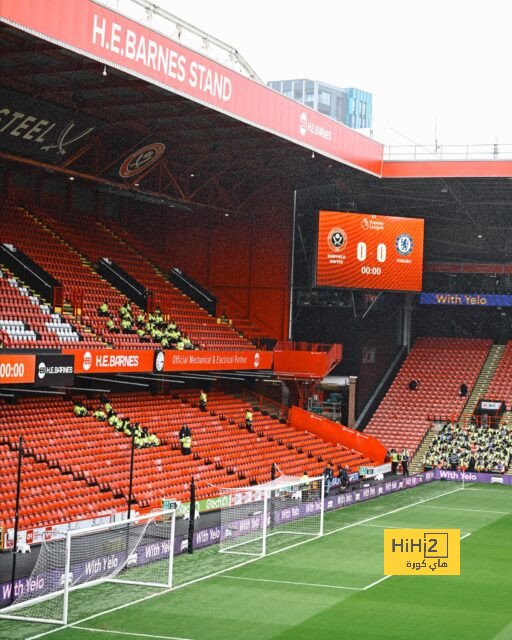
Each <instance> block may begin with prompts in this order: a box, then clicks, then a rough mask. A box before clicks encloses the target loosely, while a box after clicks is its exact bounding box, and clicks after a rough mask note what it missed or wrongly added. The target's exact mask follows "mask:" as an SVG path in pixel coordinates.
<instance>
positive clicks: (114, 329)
mask: <svg viewBox="0 0 512 640" xmlns="http://www.w3.org/2000/svg"><path fill="white" fill-rule="evenodd" d="M107 329H108V330H109V331H111V332H112V333H119V329H118V328H117V327H116V324H115V322H114V321H113V320H112V318H109V319H108V320H107Z"/></svg>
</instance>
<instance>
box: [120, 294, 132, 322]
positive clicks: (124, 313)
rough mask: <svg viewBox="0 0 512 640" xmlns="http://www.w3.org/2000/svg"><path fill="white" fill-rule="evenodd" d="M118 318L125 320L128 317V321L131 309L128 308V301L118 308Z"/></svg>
mask: <svg viewBox="0 0 512 640" xmlns="http://www.w3.org/2000/svg"><path fill="white" fill-rule="evenodd" d="M119 316H120V317H121V318H126V317H128V316H130V319H131V307H130V301H129V300H128V298H127V299H126V302H125V303H124V304H122V305H121V306H120V307H119Z"/></svg>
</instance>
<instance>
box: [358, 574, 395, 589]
mask: <svg viewBox="0 0 512 640" xmlns="http://www.w3.org/2000/svg"><path fill="white" fill-rule="evenodd" d="M392 577H393V576H384V577H383V578H379V579H378V580H375V582H372V583H371V584H367V585H366V587H363V589H362V590H363V591H366V590H367V589H371V588H372V587H375V585H377V584H379V583H381V582H384V580H387V579H388V578H392Z"/></svg>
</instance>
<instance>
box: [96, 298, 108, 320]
mask: <svg viewBox="0 0 512 640" xmlns="http://www.w3.org/2000/svg"><path fill="white" fill-rule="evenodd" d="M98 315H99V316H101V317H105V316H108V303H107V301H106V300H103V302H102V303H101V304H100V306H99V307H98Z"/></svg>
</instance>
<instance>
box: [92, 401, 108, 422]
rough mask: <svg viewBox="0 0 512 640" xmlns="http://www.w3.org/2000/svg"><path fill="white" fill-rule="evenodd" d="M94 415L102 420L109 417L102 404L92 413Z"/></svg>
mask: <svg viewBox="0 0 512 640" xmlns="http://www.w3.org/2000/svg"><path fill="white" fill-rule="evenodd" d="M92 417H93V418H96V420H99V421H100V422H105V420H106V419H107V414H106V413H105V412H104V411H103V407H102V406H101V405H100V406H99V407H98V408H97V409H96V411H95V412H94V413H93V414H92Z"/></svg>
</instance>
